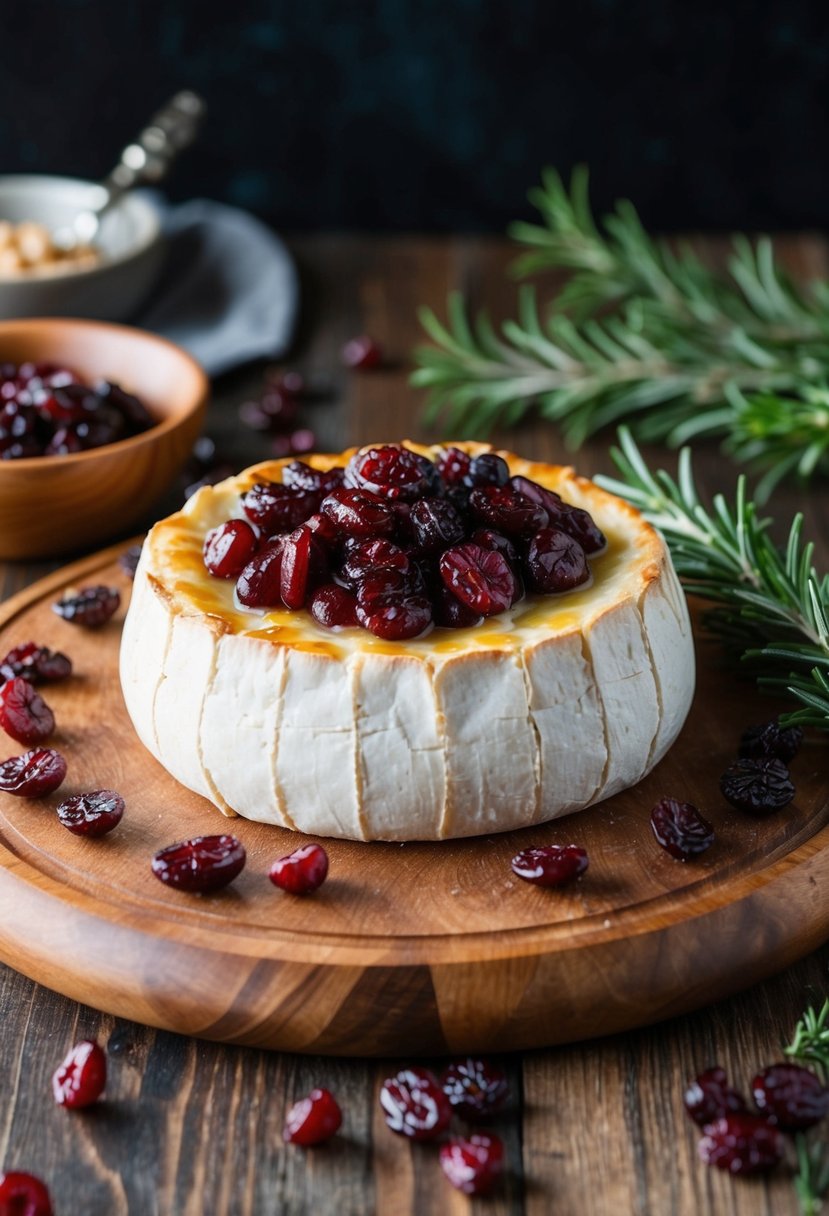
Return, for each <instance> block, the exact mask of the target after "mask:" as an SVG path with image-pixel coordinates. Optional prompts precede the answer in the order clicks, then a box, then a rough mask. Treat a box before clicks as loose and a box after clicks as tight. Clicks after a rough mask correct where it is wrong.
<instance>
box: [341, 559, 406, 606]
mask: <svg viewBox="0 0 829 1216" xmlns="http://www.w3.org/2000/svg"><path fill="white" fill-rule="evenodd" d="M355 590H356V592H357V603H358V604H359V605H360V606H361V607H362V608H365V609H367V610H370V609H371V608H373V607H374V606H375V605H379V604H380V603H381V602H385V601H386V600H387V599H388V597H389V596H392V597H395V596H396V597H397V598H398V599H406V598H407V597H408V596H410V595H420V594H422V592H423V585H422V582H421V578H420V571H419V570H418V569H417V567H416V566H413V565H410V566H409V567H408V568H407V569H406V570H405V571H403V570H397V569H395V568H394V567H393V566H385V567H383V566H378V567H377V568H375V569H374V570H368V571H366V572H365V573H364V574H362V575H361V576H360V578H359V579H358V580H357V582H356V586H355Z"/></svg>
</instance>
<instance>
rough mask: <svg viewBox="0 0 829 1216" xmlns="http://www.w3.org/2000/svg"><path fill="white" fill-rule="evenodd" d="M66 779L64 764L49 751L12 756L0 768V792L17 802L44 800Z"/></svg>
mask: <svg viewBox="0 0 829 1216" xmlns="http://www.w3.org/2000/svg"><path fill="white" fill-rule="evenodd" d="M65 777H66V761H65V760H64V758H63V756H62V755H61V754H60V752H56V751H54V750H53V749H52V748H50V747H44V748H38V749H36V750H35V751H31V752H24V753H23V755H22V756H12V757H11V759H9V760H4V761H3V763H2V764H0V790H3V792H4V793H6V794H16V795H17V797H18V798H44V797H45V796H46V795H47V794H53V793H54V792H55V790H56V789H57V788H58V786H59V785H61V783H62V782H63V780H64V778H65Z"/></svg>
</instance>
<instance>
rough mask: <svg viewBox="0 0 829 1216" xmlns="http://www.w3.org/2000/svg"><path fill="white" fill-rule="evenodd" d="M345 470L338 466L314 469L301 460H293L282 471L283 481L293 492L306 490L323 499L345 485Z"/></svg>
mask: <svg viewBox="0 0 829 1216" xmlns="http://www.w3.org/2000/svg"><path fill="white" fill-rule="evenodd" d="M344 474H345V470H344V469H342V468H340V466H339V465H336V466H335V467H334V468H333V469H326V470H325V471H323V470H322V469H313V468H311V466H310V464H305V463H304V462H303V461H301V460H292V461H291V463H290V464H286V465H285V467H284V469H283V470H282V480H283V482H284V483H285V485H286V486H290V487H291V489H292V490H304V491H306V493H309V494H318V495H319V496H320V498H322V497H323V496H324V495H326V494H330V493H331V491H332V490H336V489H338V488H339V487H340V486H341V485H342V484H343V477H344Z"/></svg>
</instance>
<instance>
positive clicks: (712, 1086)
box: [684, 1068, 748, 1127]
mask: <svg viewBox="0 0 829 1216" xmlns="http://www.w3.org/2000/svg"><path fill="white" fill-rule="evenodd" d="M684 1102H685V1109H686V1110H687V1112H688V1114H689V1115H690V1116H691V1118H692V1119H693V1120H694V1122H695V1123H697V1124H699V1126H700V1127H705V1126H706V1124H708V1123H713V1122H714V1121H715V1120H716V1119H721V1118H722V1117H723V1115H729V1114H735V1113H739V1112H746V1111H747V1110H748V1106H747V1105H746V1100H745V1098H743V1096H742V1095H741V1094H739V1093H737V1091H736V1089H732V1088H731V1086H730V1085H729V1084H728V1077H727V1076H726V1074H725V1069H723V1068H707V1069H706V1070H705V1072H701V1073H700V1074H699V1076H698V1077H695V1078H694V1080H693V1081H691V1083H690V1084H689V1086H688V1088H687V1089H686V1090H685V1097H684Z"/></svg>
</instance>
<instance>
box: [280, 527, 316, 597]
mask: <svg viewBox="0 0 829 1216" xmlns="http://www.w3.org/2000/svg"><path fill="white" fill-rule="evenodd" d="M324 569H325V561H324V559H323V556H322V550H321V549H320V548H319V544H318V542H317V541H316V540H315V539H314V533H313V532H312V531H311V529H310V528H308V527H306V526H305V525H304V524H303V525H302V527H300V528H297V529H296V530H295V531H293V532H292V533H291V535H290V536H286V537H285V538H284V541H283V544H282V567H281V570H280V575H279V592H280V595H281V596H282V603H283V604H284V605H285V607H286V608H292V609H294V611H296V610H297V609H298V608H304V607H305V604H306V602H307V600H308V597H309V595H310V594H311V592H312V591H313V589H314V586H315V585H316V584H317V583H318V582H319V581H320V579H321V577H322V576H323V573H324Z"/></svg>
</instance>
